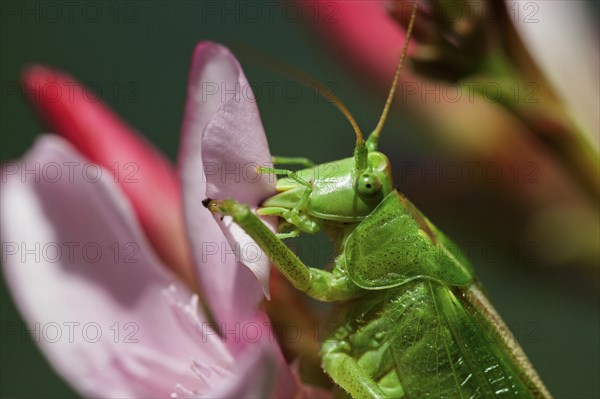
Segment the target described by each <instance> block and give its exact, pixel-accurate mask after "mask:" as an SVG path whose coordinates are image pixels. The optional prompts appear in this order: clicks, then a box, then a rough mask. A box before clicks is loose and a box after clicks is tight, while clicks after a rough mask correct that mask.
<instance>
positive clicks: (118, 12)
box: [0, 1, 600, 398]
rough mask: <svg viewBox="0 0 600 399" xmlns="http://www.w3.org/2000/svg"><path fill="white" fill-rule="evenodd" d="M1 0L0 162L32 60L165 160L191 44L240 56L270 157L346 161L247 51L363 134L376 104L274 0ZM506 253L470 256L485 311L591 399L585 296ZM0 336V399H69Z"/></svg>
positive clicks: (342, 127) (397, 121)
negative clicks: (344, 110) (287, 68)
mask: <svg viewBox="0 0 600 399" xmlns="http://www.w3.org/2000/svg"><path fill="white" fill-rule="evenodd" d="M67 3H68V4H71V5H70V6H68V7H67V6H66V4H67ZM0 4H1V6H2V14H1V30H0V48H1V57H0V59H1V61H0V80H1V88H2V92H1V111H0V113H1V114H0V129H1V130H0V131H1V142H0V159H2V160H9V159H14V158H16V157H19V156H21V155H22V154H23V153H24V152H25V151H26V150H27V149H28V148H29V147H30V146H31V144H32V142H33V141H34V140H35V137H36V136H37V135H38V134H40V133H41V132H43V131H44V128H43V127H42V126H41V125H40V124H39V123H38V121H37V120H36V119H35V118H34V115H33V114H32V112H31V111H30V109H29V108H28V106H27V105H26V104H25V102H24V101H23V98H22V96H21V94H20V93H19V92H18V90H17V87H18V79H19V72H20V71H21V70H22V68H23V67H24V66H26V65H28V64H31V63H43V64H48V65H52V66H56V67H58V68H60V69H63V70H64V71H67V72H69V73H70V74H72V75H73V76H74V77H76V78H78V79H80V80H82V81H84V82H86V83H88V84H90V85H91V86H93V87H94V88H96V89H97V91H98V92H99V93H100V94H101V95H102V97H103V99H104V100H105V101H106V102H107V103H109V104H110V105H111V106H112V107H113V108H114V109H115V110H116V112H117V113H118V114H120V115H121V116H122V117H123V118H124V119H125V120H127V121H128V122H129V123H130V124H132V125H133V126H135V127H136V128H138V129H139V131H140V132H142V133H143V134H144V135H145V136H146V137H148V138H149V139H150V140H151V141H152V142H153V143H155V144H156V146H157V147H159V148H160V149H161V150H162V151H163V152H164V153H165V154H167V155H168V156H169V157H170V158H171V159H173V160H174V159H175V157H176V153H177V149H178V142H179V132H180V126H181V119H182V113H183V105H184V98H185V94H186V79H187V73H188V66H189V65H188V63H189V60H190V56H191V52H192V49H193V48H194V45H195V44H196V43H197V42H198V41H200V40H207V39H208V40H213V41H217V42H221V43H224V44H226V45H229V46H231V47H233V48H234V49H236V48H237V49H240V50H243V51H241V52H240V54H243V56H240V60H241V62H242V65H243V66H244V69H245V71H246V74H247V75H248V77H249V79H250V80H251V81H254V82H255V84H257V85H258V87H261V88H263V91H262V93H260V94H259V95H258V97H259V98H258V100H259V108H260V110H261V115H262V118H263V122H264V125H265V129H266V132H267V136H268V139H269V143H270V146H271V150H272V153H274V154H278V155H297V156H308V157H310V158H312V159H313V160H315V161H317V162H322V161H325V160H332V159H337V158H342V157H346V156H349V155H350V154H351V151H352V149H353V142H354V138H353V133H352V130H351V129H350V128H349V127H348V125H347V122H346V121H345V120H344V119H343V118H342V117H341V116H340V115H339V114H338V113H337V112H336V110H335V109H334V108H333V107H332V106H331V105H328V104H326V102H325V101H323V100H315V96H314V94H313V93H312V92H311V91H310V90H308V89H304V88H302V90H301V91H300V94H298V93H297V91H296V89H297V88H298V86H297V85H296V84H295V83H294V82H293V81H292V80H290V79H289V78H286V77H281V76H279V75H277V74H276V73H274V72H273V71H271V70H269V69H266V68H264V67H262V66H259V65H258V64H257V63H256V57H252V56H250V55H249V53H251V52H252V49H260V50H261V51H263V52H266V53H268V54H270V55H272V56H274V57H276V58H277V59H279V60H281V61H284V62H287V63H289V64H291V65H294V66H296V67H297V68H299V69H301V70H303V71H305V72H307V73H309V74H311V75H313V76H315V77H316V78H317V79H319V80H320V81H321V82H323V83H333V84H334V86H335V87H336V88H337V90H336V91H337V93H338V94H339V96H340V97H341V98H342V99H344V101H345V102H346V103H347V105H348V106H349V108H350V109H351V110H352V111H353V113H354V115H355V117H356V118H357V120H358V121H359V123H360V124H361V126H363V129H364V130H368V129H369V128H371V127H372V126H374V124H375V122H376V120H377V118H378V116H379V112H380V109H381V106H382V103H383V99H384V96H385V93H381V92H377V91H370V90H369V82H366V81H361V80H360V79H359V78H357V77H356V76H355V75H352V74H350V71H348V70H347V69H344V65H343V64H342V63H338V60H337V59H336V58H335V56H334V55H333V54H331V53H330V51H329V50H330V49H328V48H326V47H325V46H324V45H323V44H322V43H321V42H322V40H321V39H320V38H319V37H317V36H316V35H315V34H314V32H313V31H312V30H311V28H310V26H309V24H307V22H308V21H309V20H310V19H311V17H310V16H308V15H302V16H300V17H298V16H297V14H296V12H297V9H296V8H290V6H285V5H282V4H281V3H277V2H264V3H263V2H259V1H258V2H257V1H251V2H235V1H228V2H213V1H196V2H194V1H141V2H129V1H124V2H114V1H96V2H77V1H75V2H73V1H71V2H60V1H59V2H41V1H26V2H16V1H2V2H1V3H0ZM48 4H53V6H48ZM248 4H251V5H252V6H248ZM213 11H216V13H217V14H214V13H213ZM15 12H16V14H15ZM57 13H58V14H57ZM257 13H258V14H257ZM269 86H271V87H274V90H273V92H272V94H273V95H272V96H270V95H268V92H267V89H266V88H267V87H269ZM298 96H299V97H300V98H299V99H297V97H298ZM396 110H397V108H396ZM423 137H424V135H423V134H421V132H420V131H419V129H418V127H415V126H412V125H411V121H410V119H409V118H408V117H406V116H404V117H402V116H401V115H397V114H394V115H393V116H392V118H391V120H390V122H389V124H388V126H387V128H386V131H385V132H384V134H383V139H382V146H381V148H382V149H383V151H386V150H387V151H388V152H390V153H391V154H393V158H394V159H392V162H396V164H398V163H399V162H400V161H406V160H411V161H412V160H419V159H422V158H429V157H431V154H432V148H433V147H434V144H433V143H430V142H428V141H427V140H425V139H424V138H423ZM408 190H410V188H409V189H408ZM405 191H406V190H405ZM424 192H425V193H426V194H423V193H424ZM427 193H429V195H428V196H427ZM407 194H408V196H409V197H411V198H412V199H413V201H414V202H415V203H416V205H417V206H419V207H421V208H422V210H423V211H424V212H425V213H426V214H428V215H430V216H431V218H432V219H433V221H434V222H436V223H437V224H438V225H440V227H441V228H442V229H443V230H445V231H446V232H447V233H449V235H450V236H452V237H455V238H456V239H457V241H459V242H469V240H471V241H475V240H480V242H481V240H486V238H485V237H481V236H480V235H479V233H478V231H476V230H475V231H474V230H473V229H472V226H471V225H470V224H469V214H468V212H465V213H464V214H458V215H457V214H452V215H450V214H448V212H446V211H445V210H446V209H447V206H446V204H445V203H444V198H442V197H436V196H435V187H430V188H429V189H426V190H424V191H423V190H420V191H419V192H418V193H411V192H410V191H409V192H407ZM425 197H427V198H425ZM432 198H433V199H434V200H432ZM471 200H475V201H476V200H477V198H472V199H471ZM491 211H493V210H491ZM461 220H464V221H465V223H464V224H463V223H461V222H460V221H461ZM457 221H459V222H457ZM489 240H493V239H491V238H490V239H489ZM487 242H488V243H489V242H491V241H487ZM508 252H512V251H510V250H505V251H504V253H505V255H506V256H504V255H502V256H500V257H497V256H494V257H493V259H492V260H490V259H489V257H486V256H484V255H485V254H482V253H481V252H477V253H475V254H473V258H474V262H475V264H476V268H477V273H478V276H479V277H480V279H481V280H482V281H483V283H484V285H485V287H486V288H487V290H488V292H489V295H490V297H491V299H492V302H493V303H494V304H495V305H496V307H497V309H498V310H499V312H500V314H501V315H502V316H503V317H504V319H505V321H506V322H507V324H508V325H509V327H510V328H511V329H513V331H514V332H515V334H516V335H517V337H518V338H519V340H520V341H521V343H522V345H523V347H524V349H525V352H526V353H527V354H528V355H529V357H530V358H531V360H532V362H533V364H534V365H535V366H536V368H537V370H538V372H539V373H540V375H541V377H542V379H543V380H544V381H545V383H546V384H547V386H548V388H549V389H550V391H551V392H552V393H553V394H554V395H555V396H556V397H558V398H598V397H600V388H599V378H598V376H599V375H600V366H599V358H600V348H599V338H598V337H599V336H600V331H599V315H598V292H597V287H594V286H593V285H586V284H582V279H581V278H577V277H573V278H571V272H570V271H560V272H556V271H546V270H545V269H544V268H543V267H540V265H534V267H530V266H531V265H526V264H525V263H528V262H527V261H526V260H527V259H525V260H524V259H523V257H522V256H521V257H519V256H516V257H515V256H511V255H507V254H506V253H508ZM515 258H517V259H515ZM0 298H1V312H2V313H1V318H2V325H3V326H6V325H8V324H7V323H9V324H10V323H15V322H20V319H19V315H18V313H17V312H16V310H15V308H14V305H13V303H12V300H11V298H10V296H9V295H8V294H7V291H6V287H5V286H4V285H2V287H1V297H0ZM1 339H2V341H1V360H0V368H1V369H0V396H1V397H3V398H4V397H14V398H38V397H43V398H51V397H52V398H58V397H61V398H62V397H76V394H75V393H74V392H72V391H71V390H70V389H69V387H68V386H67V385H66V384H65V383H64V382H62V381H61V380H60V378H59V377H58V376H57V375H56V374H55V373H54V372H53V371H52V369H51V368H50V367H49V365H48V364H47V362H46V361H45V360H44V358H43V357H42V356H41V354H40V353H39V352H38V350H37V349H36V347H35V346H34V345H33V343H32V342H31V340H30V339H28V338H23V339H20V340H15V339H5V337H4V335H2V337H1Z"/></svg>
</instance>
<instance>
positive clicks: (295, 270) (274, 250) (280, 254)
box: [203, 199, 360, 301]
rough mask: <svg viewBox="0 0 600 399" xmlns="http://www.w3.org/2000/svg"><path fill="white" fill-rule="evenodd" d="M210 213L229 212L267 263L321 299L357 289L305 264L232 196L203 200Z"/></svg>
mask: <svg viewBox="0 0 600 399" xmlns="http://www.w3.org/2000/svg"><path fill="white" fill-rule="evenodd" d="M203 203H204V204H205V206H206V207H207V208H208V209H210V210H211V212H213V213H220V214H223V215H229V216H231V217H232V218H233V221H234V222H235V223H237V224H238V225H239V226H240V227H241V228H242V229H243V230H244V231H245V232H246V233H247V234H248V235H249V236H250V237H252V239H254V241H256V243H257V244H258V246H259V247H260V248H261V249H262V250H263V251H265V253H266V254H267V256H268V257H269V259H270V260H271V262H272V263H273V264H274V265H275V267H277V269H279V271H281V273H282V274H283V275H284V276H285V277H286V278H287V279H288V280H289V281H290V282H291V283H292V285H294V287H296V288H297V289H299V290H301V291H304V292H305V293H307V294H308V295H310V296H312V297H313V298H316V299H319V300H322V301H338V300H343V299H348V298H350V297H352V296H353V295H354V294H356V293H357V292H359V291H360V288H358V287H357V286H356V285H355V284H353V283H352V282H351V281H350V279H349V278H347V277H336V276H334V275H333V274H332V273H330V272H328V271H325V270H321V269H316V268H312V267H308V266H307V265H305V264H304V263H302V261H301V260H300V259H299V258H298V257H297V256H296V254H294V253H293V252H292V251H291V250H290V249H289V248H288V247H287V246H286V245H285V244H284V243H283V241H281V240H280V239H279V238H278V237H277V236H276V235H275V234H274V233H273V232H272V231H271V230H269V228H268V227H267V226H265V224H264V223H263V222H262V221H261V220H260V219H259V218H258V217H257V216H256V215H255V214H254V213H252V211H251V210H250V208H249V207H248V206H247V205H244V204H240V203H238V202H237V201H235V200H233V199H227V200H224V201H215V200H205V201H204V202H203Z"/></svg>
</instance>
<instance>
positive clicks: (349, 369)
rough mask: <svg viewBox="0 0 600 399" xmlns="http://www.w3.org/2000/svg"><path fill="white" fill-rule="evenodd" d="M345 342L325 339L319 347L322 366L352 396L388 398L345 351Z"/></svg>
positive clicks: (374, 398) (375, 398) (376, 398)
mask: <svg viewBox="0 0 600 399" xmlns="http://www.w3.org/2000/svg"><path fill="white" fill-rule="evenodd" d="M347 345H348V344H347V343H345V342H344V341H338V340H335V339H332V338H330V339H327V340H326V341H325V342H324V343H323V347H322V349H321V352H322V355H321V359H322V361H323V368H324V369H325V371H326V372H327V374H329V375H330V376H331V378H333V380H334V381H335V382H336V383H337V384H338V385H339V386H341V387H342V388H344V389H345V390H346V391H347V392H348V393H349V394H350V395H352V397H353V398H373V399H388V396H386V394H385V393H384V392H383V391H382V390H381V388H379V386H378V385H377V384H376V383H375V381H373V379H372V378H371V377H370V376H369V375H368V374H367V372H366V371H365V370H364V369H363V368H362V367H361V366H360V365H359V364H358V363H357V362H356V360H355V359H354V358H352V357H351V356H350V355H348V353H347Z"/></svg>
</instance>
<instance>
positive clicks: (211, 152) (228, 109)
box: [180, 42, 274, 324]
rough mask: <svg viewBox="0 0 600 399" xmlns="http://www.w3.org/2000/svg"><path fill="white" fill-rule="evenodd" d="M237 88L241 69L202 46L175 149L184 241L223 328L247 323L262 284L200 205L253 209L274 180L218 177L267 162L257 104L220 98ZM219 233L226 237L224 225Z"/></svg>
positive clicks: (261, 271) (264, 269) (264, 274)
mask: <svg viewBox="0 0 600 399" xmlns="http://www.w3.org/2000/svg"><path fill="white" fill-rule="evenodd" d="M236 88H237V89H238V90H240V89H241V88H245V89H247V90H249V86H248V83H247V81H246V78H245V77H244V75H243V73H242V71H241V68H240V65H239V63H238V62H237V60H236V59H235V58H234V57H233V55H231V53H230V52H229V50H227V49H226V48H224V47H222V46H219V45H216V44H214V43H210V42H202V43H200V44H199V45H198V46H197V47H196V50H195V52H194V56H193V59H192V67H191V70H190V76H189V86H188V98H187V103H186V110H185V118H184V124H183V138H182V148H181V152H180V167H181V179H182V183H183V188H184V210H185V215H186V224H187V228H188V236H189V237H190V241H191V242H192V247H193V254H194V257H195V259H196V264H197V267H198V268H199V275H200V276H202V277H201V280H202V287H203V290H204V292H205V294H206V298H207V301H208V302H209V304H210V307H211V309H212V310H213V311H214V315H215V318H216V319H217V320H218V321H219V322H221V323H227V324H232V323H235V322H239V321H241V320H247V319H248V318H250V317H251V316H252V315H253V314H254V309H255V308H256V305H257V303H258V302H259V301H260V300H261V299H262V295H261V287H260V285H259V284H258V282H257V281H256V278H255V277H254V276H253V275H252V273H251V272H250V271H249V270H248V269H247V268H245V267H242V266H241V265H242V264H241V263H240V262H239V261H240V260H242V258H240V257H239V252H238V253H237V254H234V252H233V251H232V249H231V248H232V247H233V248H236V247H238V248H239V245H236V243H235V242H233V240H232V241H228V240H227V239H226V238H225V236H224V235H223V232H222V231H221V229H220V227H219V224H218V223H215V221H214V219H213V217H212V215H211V214H210V212H209V211H208V210H206V209H205V208H204V207H203V206H202V203H201V201H202V200H203V199H205V198H206V197H210V196H213V197H217V196H219V195H227V196H232V197H234V198H237V199H238V200H241V201H247V202H248V203H250V204H251V205H253V206H256V205H257V204H258V201H259V200H260V199H262V198H264V197H266V196H268V195H269V194H270V193H272V192H273V190H274V188H273V183H270V182H269V181H268V179H265V178H264V177H257V179H255V180H253V181H252V182H250V183H249V182H248V181H240V180H239V179H240V177H241V176H240V174H239V173H235V172H234V174H232V175H231V176H230V177H226V178H223V179H221V177H220V176H221V173H222V172H223V173H224V172H225V169H223V168H225V167H234V168H238V167H242V165H247V164H248V162H255V163H261V164H262V163H264V162H269V160H270V155H269V151H268V146H267V143H266V138H265V137H264V131H263V129H262V125H261V123H260V118H259V116H258V110H257V108H256V104H255V103H254V102H247V101H237V102H235V103H232V102H231V101H230V100H231V99H232V98H233V99H234V101H235V96H232V95H231V93H230V94H229V95H227V94H226V93H225V92H226V91H227V90H233V91H235V90H236ZM248 95H249V94H248ZM222 96H223V97H222ZM241 123H242V124H244V126H240V124H241ZM209 127H210V129H209ZM226 142H227V143H228V144H229V147H228V148H226V146H225V145H224V143H226ZM204 157H206V158H204ZM236 176H237V179H238V180H237V181H236ZM255 177H256V175H255ZM224 231H225V232H226V233H227V236H228V237H229V238H230V239H232V237H233V235H232V234H231V233H230V232H229V230H228V229H227V228H226V227H224ZM245 244H247V242H245ZM256 248H257V246H256ZM260 258H261V263H260V264H259V265H256V264H252V263H250V266H252V269H253V270H254V271H255V272H256V275H257V277H258V278H259V279H260V281H261V283H262V284H263V288H264V289H265V290H266V289H268V286H267V284H268V270H269V263H268V259H267V258H266V256H262V257H260Z"/></svg>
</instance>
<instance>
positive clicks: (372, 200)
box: [262, 142, 393, 223]
mask: <svg viewBox="0 0 600 399" xmlns="http://www.w3.org/2000/svg"><path fill="white" fill-rule="evenodd" d="M363 146H364V142H363ZM365 149H366V147H365ZM276 189H277V191H279V193H278V194H276V195H274V196H273V197H270V198H268V199H267V200H265V201H264V202H263V204H262V206H263V207H264V208H263V209H265V208H267V209H268V208H271V209H277V208H279V209H286V210H290V211H291V210H294V209H295V210H297V211H298V212H299V213H300V214H302V215H306V216H307V217H309V218H311V219H313V220H314V221H315V222H317V223H318V222H320V221H331V222H341V223H355V222H360V221H361V220H363V219H364V218H365V217H366V216H367V215H369V214H370V213H371V212H372V211H373V210H374V209H375V208H376V207H377V205H378V204H379V203H380V202H381V201H382V200H383V198H385V196H386V195H388V194H389V193H391V192H392V190H393V183H392V173H391V168H390V163H389V160H388V158H387V157H386V156H385V155H384V154H382V153H381V152H378V151H376V150H373V151H364V152H363V151H360V152H357V151H356V150H355V156H354V157H350V158H345V159H341V160H339V161H334V162H328V163H324V164H320V165H315V166H313V167H311V168H306V169H302V170H299V171H297V172H296V173H295V178H293V177H285V178H281V179H279V180H278V181H277V185H276Z"/></svg>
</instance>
